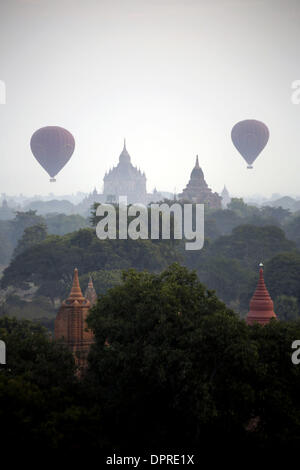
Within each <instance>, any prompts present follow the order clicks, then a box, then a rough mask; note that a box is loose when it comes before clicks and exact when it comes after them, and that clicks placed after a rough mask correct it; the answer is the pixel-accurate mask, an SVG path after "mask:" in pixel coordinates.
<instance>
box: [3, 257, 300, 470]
mask: <svg viewBox="0 0 300 470" xmlns="http://www.w3.org/2000/svg"><path fill="white" fill-rule="evenodd" d="M89 324H90V326H91V327H92V329H93V330H94V333H95V344H94V345H93V346H92V350H91V353H90V356H89V367H88V370H87V372H86V375H85V376H83V377H82V378H81V380H80V381H78V380H77V379H76V378H75V377H74V364H73V360H72V357H71V356H70V354H69V353H68V352H67V351H66V350H65V349H64V348H63V347H62V345H60V344H59V343H56V342H53V341H50V339H49V337H48V335H47V333H46V331H45V330H44V329H43V328H42V327H40V326H37V325H35V324H32V323H30V322H24V321H17V320H14V319H8V318H6V317H4V318H1V319H0V338H1V339H3V340H4V341H5V342H6V344H7V358H8V359H7V360H8V363H7V365H6V366H0V367H1V368H0V419H1V429H2V430H5V432H4V433H3V435H2V436H1V438H2V440H1V443H2V448H4V447H5V446H6V447H8V446H9V445H10V444H11V443H13V445H14V444H15V442H18V449H22V448H23V447H24V448H26V451H27V452H28V451H30V450H32V449H35V448H36V447H37V446H38V447H39V449H45V450H46V449H47V450H50V449H52V450H53V449H56V450H61V451H62V450H63V451H64V452H69V453H72V454H73V455H74V452H75V450H76V452H75V454H76V455H78V453H79V455H87V454H86V451H89V452H90V451H92V450H94V451H96V452H97V457H98V462H99V465H100V466H101V465H102V464H103V458H104V456H107V455H112V454H113V453H119V454H120V455H140V453H141V452H142V453H145V452H146V453H147V452H150V451H155V452H162V453H166V452H171V453H172V452H176V453H178V452H182V453H187V452H188V451H190V450H193V451H194V452H196V453H197V454H198V456H200V457H201V458H202V457H203V455H204V453H205V451H206V450H208V449H210V450H211V449H216V448H218V449H219V451H221V448H222V445H224V446H225V447H227V450H231V449H232V450H234V449H235V450H236V449H237V448H241V447H243V448H245V449H247V451H248V452H249V451H251V453H252V455H255V452H256V451H257V450H258V449H265V450H267V449H270V448H272V449H273V450H274V449H284V450H286V449H287V448H289V449H290V448H292V447H295V448H297V446H299V442H300V426H299V422H300V406H299V399H298V397H299V393H300V365H299V366H297V365H294V364H293V363H292V361H291V354H292V349H291V344H292V342H293V341H294V340H295V339H299V338H300V323H299V321H298V322H276V321H272V322H271V323H270V324H269V325H266V326H264V327H261V326H259V325H256V326H252V327H249V326H247V325H246V323H245V322H244V321H243V320H240V319H239V318H238V316H237V315H236V314H234V312H233V311H231V310H230V309H228V308H227V307H226V306H225V304H224V303H222V302H221V301H220V300H218V298H217V297H216V296H215V294H214V293H213V292H211V291H209V290H207V289H206V288H205V287H204V286H203V285H202V284H201V283H200V282H199V280H198V278H197V275H196V274H195V273H194V272H189V271H188V270H187V269H186V268H184V267H181V266H180V265H178V264H174V265H172V266H170V267H169V268H168V269H166V270H165V271H163V272H162V273H161V274H151V273H147V272H137V271H135V270H129V271H127V272H126V273H124V275H123V279H122V281H121V283H120V284H119V285H117V286H115V287H114V288H112V289H110V290H109V291H108V292H107V293H106V294H102V295H101V296H100V299H99V302H98V304H97V305H96V306H95V307H94V308H93V310H92V312H91V314H90V317H89ZM130 451H131V454H128V453H127V452H130ZM253 453H254V454H253ZM88 455H89V454H88Z"/></svg>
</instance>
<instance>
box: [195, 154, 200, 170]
mask: <svg viewBox="0 0 300 470" xmlns="http://www.w3.org/2000/svg"><path fill="white" fill-rule="evenodd" d="M195 168H200V165H199V159H198V155H196V163H195Z"/></svg>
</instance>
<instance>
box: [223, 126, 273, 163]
mask: <svg viewBox="0 0 300 470" xmlns="http://www.w3.org/2000/svg"><path fill="white" fill-rule="evenodd" d="M231 139H232V142H233V144H234V146H235V147H236V149H237V150H238V151H239V152H240V154H241V155H242V157H243V158H244V159H245V160H246V162H247V163H248V168H252V163H253V162H254V160H256V158H257V157H258V155H259V154H260V152H261V151H262V150H263V149H264V148H265V146H266V144H267V142H268V140H269V129H268V128H267V126H266V125H265V124H264V123H263V122H261V121H256V120H255V119H246V120H245V121H240V122H238V123H237V124H235V126H234V127H233V128H232V131H231Z"/></svg>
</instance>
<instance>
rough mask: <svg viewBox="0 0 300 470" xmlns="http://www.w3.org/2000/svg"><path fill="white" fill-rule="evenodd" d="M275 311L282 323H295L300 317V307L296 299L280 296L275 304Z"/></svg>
mask: <svg viewBox="0 0 300 470" xmlns="http://www.w3.org/2000/svg"><path fill="white" fill-rule="evenodd" d="M274 310H275V313H276V315H277V317H278V318H279V320H281V321H294V320H297V318H298V317H299V305H298V300H297V298H296V297H292V296H288V295H278V296H277V297H276V299H275V302H274Z"/></svg>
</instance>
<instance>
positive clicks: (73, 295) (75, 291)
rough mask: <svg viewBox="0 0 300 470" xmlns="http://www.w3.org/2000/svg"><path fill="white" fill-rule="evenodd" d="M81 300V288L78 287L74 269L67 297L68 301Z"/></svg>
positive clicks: (76, 270) (76, 271) (76, 272)
mask: <svg viewBox="0 0 300 470" xmlns="http://www.w3.org/2000/svg"><path fill="white" fill-rule="evenodd" d="M75 299H76V300H82V299H84V297H83V295H82V292H81V288H80V285H79V279H78V269H77V268H75V269H74V277H73V284H72V288H71V292H70V295H69V297H68V300H75Z"/></svg>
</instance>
